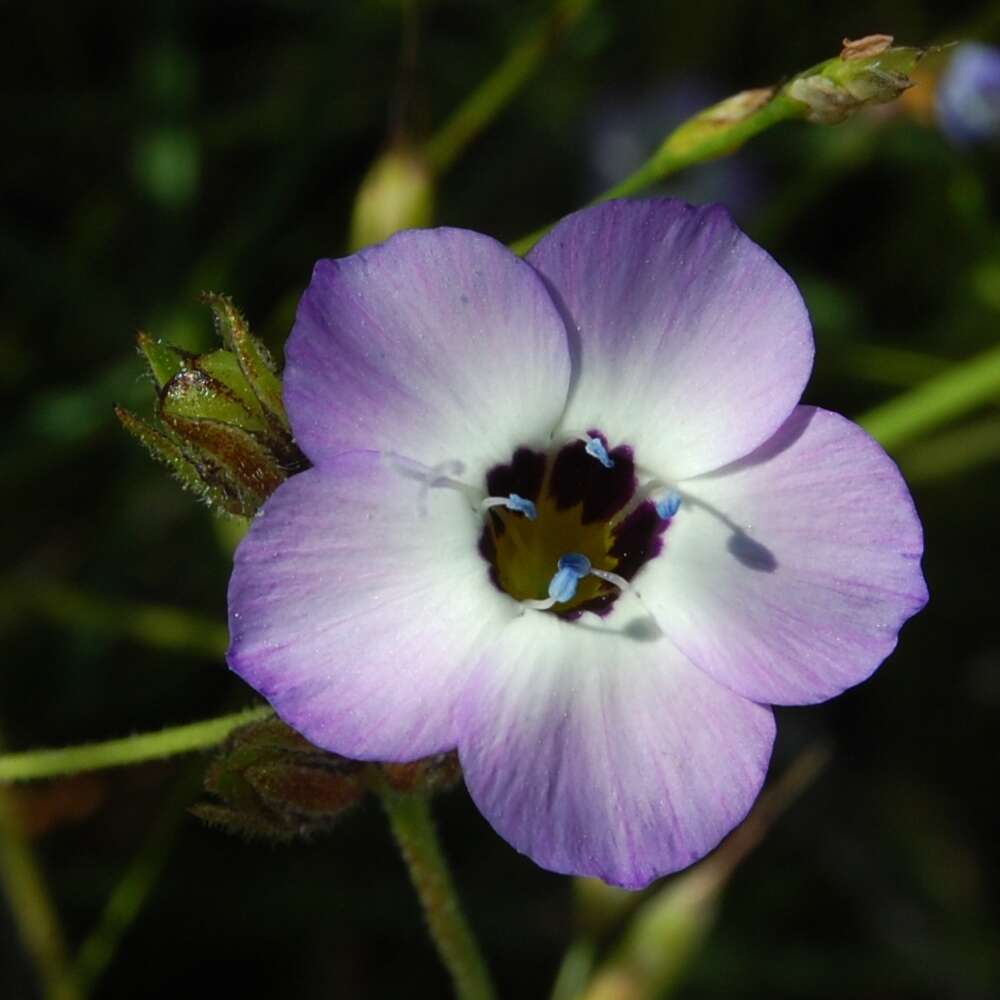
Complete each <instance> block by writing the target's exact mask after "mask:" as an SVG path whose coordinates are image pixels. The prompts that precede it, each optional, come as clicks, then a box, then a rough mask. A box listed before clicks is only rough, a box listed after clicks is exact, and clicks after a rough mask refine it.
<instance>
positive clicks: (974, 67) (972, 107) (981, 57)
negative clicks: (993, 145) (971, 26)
mask: <svg viewBox="0 0 1000 1000" xmlns="http://www.w3.org/2000/svg"><path fill="white" fill-rule="evenodd" d="M937 116H938V122H939V124H940V125H941V130H942V131H943V132H944V133H945V135H947V136H948V138H949V139H951V140H952V141H953V142H955V143H957V144H959V145H962V146H972V145H977V144H980V143H986V142H992V141H996V140H997V139H998V138H1000V48H995V47H994V46H991V45H980V44H978V43H975V42H970V43H968V44H966V45H963V46H961V47H960V48H959V49H958V51H957V52H956V53H955V55H954V56H953V57H952V60H951V63H950V64H949V66H948V68H947V70H945V72H944V75H943V76H942V77H941V82H940V83H939V85H938V91H937Z"/></svg>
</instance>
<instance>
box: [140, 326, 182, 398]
mask: <svg viewBox="0 0 1000 1000" xmlns="http://www.w3.org/2000/svg"><path fill="white" fill-rule="evenodd" d="M135 342H136V344H137V345H138V347H139V353H140V354H142V356H143V357H144V358H145V359H146V364H147V366H148V367H149V373H150V375H152V377H153V381H154V382H155V383H156V388H157V389H162V388H163V387H164V386H165V385H166V384H167V383H168V382H169V381H170V380H171V379H172V378H173V377H174V376H175V375H176V374H178V372H181V371H183V370H184V369H185V368H187V367H189V366H190V364H191V361H192V359H193V358H194V355H193V354H190V353H189V352H188V351H182V350H181V349H180V348H179V347H173V346H171V345H170V344H167V343H165V342H164V341H162V340H154V339H153V338H152V337H151V336H150V335H149V334H148V333H143V332H142V331H140V332H139V333H138V334H137V335H136V338H135Z"/></svg>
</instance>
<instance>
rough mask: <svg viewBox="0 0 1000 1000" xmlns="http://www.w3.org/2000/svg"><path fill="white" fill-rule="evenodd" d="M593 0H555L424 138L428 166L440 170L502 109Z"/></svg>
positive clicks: (439, 171) (450, 162)
mask: <svg viewBox="0 0 1000 1000" xmlns="http://www.w3.org/2000/svg"><path fill="white" fill-rule="evenodd" d="M592 4H593V0H557V2H556V3H555V4H554V6H553V8H552V11H551V12H550V13H549V15H548V16H547V17H545V18H543V19H542V20H541V21H539V22H538V23H537V24H536V25H534V27H533V28H532V29H531V30H530V31H529V32H528V33H527V35H525V37H524V38H523V39H522V40H521V41H520V42H519V43H518V44H517V45H516V46H515V47H514V48H513V49H512V50H511V51H510V52H509V53H508V54H507V56H506V57H505V58H504V60H503V61H502V62H501V63H500V65H499V66H497V68H496V69H495V70H493V72H492V73H491V74H490V75H489V76H488V77H487V78H486V79H485V80H484V81H483V82H482V83H481V84H480V85H479V86H478V87H477V88H476V89H475V90H474V91H473V92H472V93H471V94H470V95H469V96H468V97H467V98H466V100H465V101H464V102H463V103H462V104H461V105H460V106H459V107H458V109H457V110H456V111H455V112H454V113H453V114H452V116H451V117H450V118H449V119H448V120H447V121H446V122H445V123H444V125H442V126H441V128H440V129H439V130H438V131H437V132H436V133H435V134H434V135H433V136H431V138H430V139H429V140H428V141H427V143H426V144H425V146H424V149H423V154H424V158H425V159H426V161H427V163H428V164H429V165H430V167H431V169H432V170H433V171H435V172H436V173H443V172H444V171H445V170H447V169H448V168H449V167H450V166H451V165H452V164H453V163H454V162H455V160H456V159H457V158H458V156H459V154H460V153H461V152H462V150H463V149H465V147H466V146H467V145H468V144H469V143H470V142H471V141H472V140H473V139H474V138H475V137H476V136H477V135H478V134H479V133H480V132H482V131H483V129H485V128H486V127H487V126H488V125H489V124H490V122H491V121H492V120H493V119H494V118H496V116H497V115H498V114H499V113H500V111H502V110H503V108H504V106H505V105H506V104H507V103H508V102H509V101H510V99H511V98H512V97H513V96H514V95H515V94H516V93H517V92H518V90H520V89H521V87H522V86H523V85H524V84H525V82H526V81H527V80H528V78H529V77H530V76H531V75H532V74H533V73H534V72H535V70H536V69H537V68H538V66H539V64H540V63H541V61H542V59H543V57H544V56H545V55H546V54H547V53H548V52H549V50H550V49H551V48H552V46H553V45H554V44H555V42H556V41H557V40H558V38H559V37H560V35H561V34H562V33H563V32H564V31H566V30H567V29H568V28H570V27H571V26H572V25H573V24H574V22H576V21H577V20H579V18H580V17H581V16H582V15H583V14H585V13H586V12H587V10H588V9H589V8H590V7H591V6H592Z"/></svg>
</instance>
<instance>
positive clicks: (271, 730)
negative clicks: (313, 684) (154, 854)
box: [192, 719, 367, 840]
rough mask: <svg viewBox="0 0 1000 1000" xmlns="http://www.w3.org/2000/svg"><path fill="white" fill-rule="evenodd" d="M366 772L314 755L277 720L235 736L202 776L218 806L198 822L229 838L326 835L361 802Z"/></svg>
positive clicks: (202, 811) (206, 807) (205, 808)
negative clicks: (230, 834) (240, 835)
mask: <svg viewBox="0 0 1000 1000" xmlns="http://www.w3.org/2000/svg"><path fill="white" fill-rule="evenodd" d="M366 768H367V765H366V764H363V763H361V762H358V761H353V760H348V759H347V758H346V757H339V756H338V755H337V754H332V753H327V752H326V751H324V750H320V749H318V748H317V747H314V746H313V745H312V744H311V743H309V742H308V741H307V740H305V739H304V738H303V737H302V736H300V735H299V734H298V733H296V732H295V730H293V729H290V728H289V727H288V726H286V725H285V724H284V723H283V722H281V721H280V720H279V719H266V720H264V721H263V722H254V723H251V724H250V725H247V726H242V727H241V728H239V729H237V730H236V731H235V732H234V733H233V734H232V735H231V736H230V737H229V739H228V740H227V741H226V743H225V744H224V746H223V748H222V752H221V753H220V754H219V756H218V757H217V758H216V760H215V761H214V762H213V763H212V765H211V766H210V767H209V769H208V771H207V773H206V775H205V788H206V789H207V790H208V791H209V792H211V793H212V794H214V795H216V796H217V797H218V798H219V799H221V800H222V804H214V803H213V804H208V803H205V804H201V805H197V806H195V807H194V808H193V810H192V811H193V812H194V813H195V815H196V816H198V817H200V818H201V819H203V820H205V822H207V823H209V824H210V825H212V826H219V827H222V828H224V829H226V830H229V831H231V832H234V833H243V834H246V835H249V836H259V837H266V838H269V839H273V840H291V839H293V838H295V837H307V836H310V835H312V834H315V833H321V832H323V831H325V830H328V829H329V828H330V827H331V826H332V825H333V824H334V823H335V822H336V820H337V819H338V818H339V817H340V816H341V815H342V814H343V813H344V812H346V811H347V810H348V809H350V808H351V807H352V806H354V805H356V804H357V803H358V802H360V801H361V799H362V798H363V797H364V794H365V791H366V789H367V785H366V781H365V771H366Z"/></svg>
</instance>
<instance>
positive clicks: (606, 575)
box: [590, 569, 629, 592]
mask: <svg viewBox="0 0 1000 1000" xmlns="http://www.w3.org/2000/svg"><path fill="white" fill-rule="evenodd" d="M590 575H591V576H596V577H597V578H598V579H600V580H607V582H608V583H613V584H614V585H615V586H616V587H617V588H618V589H619V590H621V591H623V592H624V591H626V590H628V589H629V585H628V580H626V579H625V577H623V576H619V575H618V574H617V573H612V572H611V571H610V570H607V569H592V570H591V571H590Z"/></svg>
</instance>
